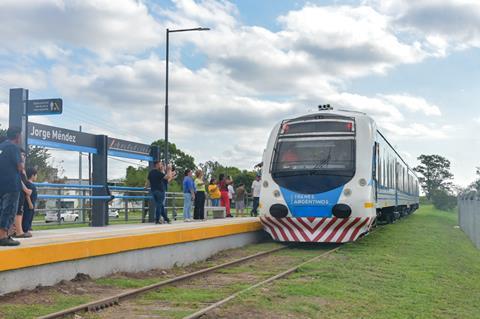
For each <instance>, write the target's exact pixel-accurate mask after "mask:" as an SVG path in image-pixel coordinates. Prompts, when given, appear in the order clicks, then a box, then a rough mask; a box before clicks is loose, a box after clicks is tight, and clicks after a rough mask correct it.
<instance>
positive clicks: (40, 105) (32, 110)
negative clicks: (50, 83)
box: [27, 99, 63, 115]
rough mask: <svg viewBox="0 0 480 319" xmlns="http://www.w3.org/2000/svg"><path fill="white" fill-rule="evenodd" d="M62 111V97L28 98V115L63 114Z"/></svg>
mask: <svg viewBox="0 0 480 319" xmlns="http://www.w3.org/2000/svg"><path fill="white" fill-rule="evenodd" d="M62 112H63V101H62V99H42V100H28V102H27V114H28V115H52V114H62Z"/></svg>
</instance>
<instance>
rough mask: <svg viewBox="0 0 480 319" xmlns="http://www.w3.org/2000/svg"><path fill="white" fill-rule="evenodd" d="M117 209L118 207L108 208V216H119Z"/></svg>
mask: <svg viewBox="0 0 480 319" xmlns="http://www.w3.org/2000/svg"><path fill="white" fill-rule="evenodd" d="M119 211H120V210H119V209H118V208H110V209H109V210H108V217H110V218H119V217H120V214H119Z"/></svg>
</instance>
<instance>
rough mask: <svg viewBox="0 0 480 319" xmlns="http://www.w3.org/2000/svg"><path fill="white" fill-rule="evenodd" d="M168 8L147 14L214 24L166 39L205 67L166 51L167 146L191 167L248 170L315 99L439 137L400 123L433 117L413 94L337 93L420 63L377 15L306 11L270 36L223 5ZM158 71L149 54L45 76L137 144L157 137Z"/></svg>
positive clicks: (346, 9)
mask: <svg viewBox="0 0 480 319" xmlns="http://www.w3.org/2000/svg"><path fill="white" fill-rule="evenodd" d="M175 4H176V8H175V9H174V10H163V9H162V8H157V7H156V8H155V12H156V14H158V15H160V16H163V17H165V19H167V20H168V21H171V23H172V26H173V27H177V26H178V27H185V26H198V25H201V26H209V27H212V26H213V27H214V28H212V31H210V32H208V33H203V32H199V33H197V34H191V35H189V36H188V37H181V36H180V34H175V44H176V46H177V47H178V46H181V45H182V44H184V43H187V42H190V43H194V44H195V47H196V49H198V50H199V51H200V52H201V53H204V54H206V55H207V56H208V60H207V61H208V63H207V65H204V66H203V67H201V68H199V69H197V70H191V69H189V68H187V67H186V66H184V65H183V64H182V63H181V61H180V59H179V57H178V56H176V55H175V54H174V55H173V59H172V61H171V64H170V71H171V73H170V92H169V93H170V103H169V104H170V111H171V113H170V116H171V120H172V121H171V126H170V130H171V136H172V140H173V141H174V142H176V143H178V144H179V145H180V146H181V147H182V148H185V149H191V150H192V152H194V155H195V157H196V158H197V159H198V160H206V159H208V158H212V157H213V158H215V159H218V160H221V161H223V160H225V161H226V160H232V161H234V162H235V164H236V165H239V166H242V167H251V166H252V165H253V164H255V163H256V162H257V161H258V160H259V158H260V156H261V150H262V149H263V147H264V144H265V142H266V139H267V136H268V134H269V132H270V129H271V127H272V126H273V124H274V123H275V122H276V121H278V120H279V119H282V118H285V117H290V116H293V115H295V114H298V113H303V112H305V111H306V110H307V109H309V108H311V107H312V106H315V105H317V104H319V103H323V102H331V104H333V105H335V106H338V108H344V107H345V108H349V109H353V110H358V111H363V112H367V113H368V114H370V115H372V116H373V117H374V118H375V119H376V120H377V121H378V122H379V123H381V126H382V125H383V126H385V129H386V130H389V132H390V133H392V135H393V134H397V132H398V136H400V137H401V138H421V139H441V138H445V136H444V135H442V134H440V133H438V129H432V128H429V127H426V126H423V125H422V124H418V123H415V122H408V123H413V124H408V123H407V120H406V118H405V112H404V111H403V110H404V109H405V108H407V109H408V111H409V112H421V113H424V114H427V115H438V114H439V112H440V111H439V109H438V107H437V106H435V105H432V104H430V103H428V102H427V101H426V100H424V99H422V98H420V97H414V96H410V95H408V94H398V95H395V94H390V95H377V96H373V97H369V96H365V95H361V94H354V93H350V92H342V91H343V90H340V89H339V87H340V86H342V85H343V81H344V80H346V79H350V78H352V77H357V76H361V75H367V74H371V73H382V72H385V71H386V70H388V69H389V68H392V67H395V66H397V65H400V64H404V63H414V62H419V61H421V60H422V59H423V58H424V57H425V56H426V54H425V52H423V51H422V49H421V48H420V46H419V45H418V43H416V42H415V41H411V42H402V41H401V40H400V39H399V38H398V37H397V35H396V34H395V33H394V32H393V30H392V29H391V27H390V25H389V23H390V17H389V16H387V15H384V14H381V13H379V12H377V11H375V10H374V9H372V8H368V7H365V6H360V7H353V6H341V7H334V6H327V7H320V6H313V5H307V6H306V7H304V8H302V9H300V10H296V11H291V12H289V13H288V14H286V15H285V16H283V17H280V18H279V21H280V22H281V26H282V27H283V29H282V30H280V31H278V32H272V31H270V30H267V29H265V28H262V27H257V26H245V25H242V24H241V23H240V22H239V19H238V16H237V11H236V9H235V7H234V6H232V5H231V4H230V3H228V2H216V1H210V0H206V1H201V2H194V1H191V0H182V1H175ZM318 21H322V23H318ZM434 42H435V41H433V40H432V43H434ZM438 43H440V42H438ZM164 70H165V64H164V61H163V60H162V59H161V58H159V57H157V56H156V55H155V54H151V55H150V56H148V57H146V58H132V59H128V60H123V61H118V62H115V63H110V64H109V65H105V64H96V63H88V64H85V63H83V64H81V63H79V64H75V65H70V66H67V65H57V66H55V67H54V68H53V69H52V73H51V78H52V79H53V82H54V85H55V87H56V88H57V89H58V90H59V91H60V93H61V94H62V95H63V96H65V97H66V98H68V99H71V100H74V101H79V102H80V103H83V104H85V105H95V106H96V108H97V109H96V112H99V113H107V114H109V115H108V117H109V120H110V121H111V123H124V124H122V127H121V129H122V130H121V131H122V132H127V131H131V132H135V133H134V134H132V136H130V137H129V138H130V139H133V140H139V138H143V140H144V141H145V139H147V140H148V139H157V138H161V137H163V120H164V107H163V104H164V76H165V74H164ZM400 110H402V111H400ZM99 121H101V119H100V120H99ZM105 130H107V131H108V130H111V129H110V128H105ZM122 134H123V133H122ZM116 135H118V134H116ZM127 135H128V134H127ZM124 136H125V135H124ZM198 141H201V143H200V142H198ZM226 150H227V151H226ZM247 150H248V151H247ZM225 152H226V153H225Z"/></svg>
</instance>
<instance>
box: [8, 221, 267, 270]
mask: <svg viewBox="0 0 480 319" xmlns="http://www.w3.org/2000/svg"><path fill="white" fill-rule="evenodd" d="M261 229H262V225H261V223H260V222H258V221H252V222H248V223H242V224H229V225H218V226H206V227H202V228H194V229H178V230H173V231H163V232H158V233H147V234H140V235H127V236H116V237H111V238H95V239H88V240H80V241H72V242H64V243H55V244H46V245H43V246H33V247H19V248H15V249H8V250H0V271H5V270H12V269H19V268H25V267H32V266H38V265H45V264H50V263H55V262H61V261H68V260H75V259H82V258H89V257H94V256H102V255H108V254H115V253H120V252H124V251H130V250H137V249H144V248H151V247H158V246H165V245H172V244H178V243H185V242H191V241H196V240H202V239H209V238H215V237H222V236H227V235H234V234H240V233H246V232H253V231H258V230H261Z"/></svg>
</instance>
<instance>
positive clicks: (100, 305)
mask: <svg viewBox="0 0 480 319" xmlns="http://www.w3.org/2000/svg"><path fill="white" fill-rule="evenodd" d="M286 248H288V246H282V247H277V248H274V249H270V250H267V251H263V252H259V253H256V254H252V255H249V256H246V257H242V258H239V259H236V260H233V261H230V262H226V263H223V264H220V265H216V266H213V267H209V268H205V269H201V270H198V271H194V272H191V273H188V274H184V275H181V276H178V277H175V278H171V279H167V280H163V281H160V282H158V283H154V284H151V285H148V286H145V287H141V288H138V289H135V290H130V291H127V292H124V293H121V294H117V295H114V296H111V297H107V298H103V299H99V300H95V301H92V302H89V303H86V304H82V305H79V306H75V307H72V308H69V309H65V310H62V311H58V312H55V313H51V314H48V315H45V316H41V317H38V319H54V318H63V317H66V316H69V315H74V314H76V313H81V312H89V311H99V310H102V309H105V308H108V307H111V306H114V305H118V304H119V303H120V302H121V301H123V300H127V299H130V298H134V297H136V296H138V295H140V294H143V293H146V292H149V291H152V290H156V289H159V288H162V287H165V286H168V285H171V284H174V283H178V282H181V281H184V280H186V279H191V278H194V277H198V276H201V275H205V274H208V273H211V272H214V271H217V270H219V269H222V268H227V267H230V266H234V265H237V264H240V263H243V262H246V261H249V260H252V259H255V258H260V257H263V256H267V255H270V254H273V253H275V252H277V251H280V250H283V249H286Z"/></svg>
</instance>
